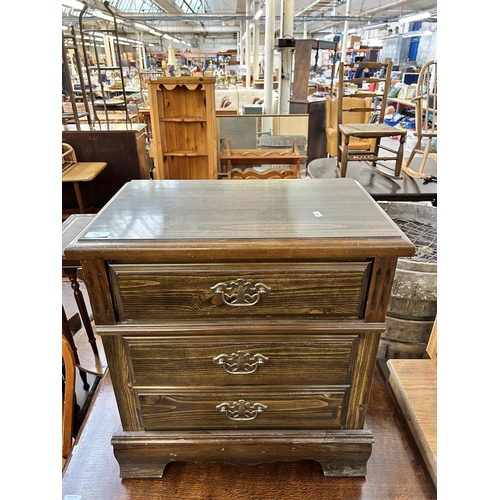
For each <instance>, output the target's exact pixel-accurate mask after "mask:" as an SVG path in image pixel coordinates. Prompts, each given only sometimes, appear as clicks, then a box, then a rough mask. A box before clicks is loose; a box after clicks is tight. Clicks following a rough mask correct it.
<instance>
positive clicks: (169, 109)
mask: <svg viewBox="0 0 500 500" xmlns="http://www.w3.org/2000/svg"><path fill="white" fill-rule="evenodd" d="M149 99H150V107H151V128H152V134H153V145H152V148H153V149H154V158H155V162H156V174H155V178H157V179H217V130H216V122H215V78H213V77H194V76H187V77H165V78H158V79H156V80H154V81H150V82H149Z"/></svg>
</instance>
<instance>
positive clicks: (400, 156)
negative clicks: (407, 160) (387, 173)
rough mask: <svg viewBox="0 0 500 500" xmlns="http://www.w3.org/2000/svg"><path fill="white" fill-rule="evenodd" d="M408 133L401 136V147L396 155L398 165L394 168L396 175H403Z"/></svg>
mask: <svg viewBox="0 0 500 500" xmlns="http://www.w3.org/2000/svg"><path fill="white" fill-rule="evenodd" d="M405 141H406V134H403V135H401V136H400V137H399V149H398V154H397V157H396V166H395V168H394V176H395V177H401V167H402V166H403V160H404V152H405Z"/></svg>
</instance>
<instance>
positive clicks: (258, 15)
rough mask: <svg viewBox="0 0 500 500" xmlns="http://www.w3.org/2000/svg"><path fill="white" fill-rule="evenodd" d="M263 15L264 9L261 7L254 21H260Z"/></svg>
mask: <svg viewBox="0 0 500 500" xmlns="http://www.w3.org/2000/svg"><path fill="white" fill-rule="evenodd" d="M262 14H264V9H263V8H262V7H261V8H260V9H259V10H258V11H257V12H256V14H255V16H254V19H255V20H256V21H258V20H259V19H260V16H262Z"/></svg>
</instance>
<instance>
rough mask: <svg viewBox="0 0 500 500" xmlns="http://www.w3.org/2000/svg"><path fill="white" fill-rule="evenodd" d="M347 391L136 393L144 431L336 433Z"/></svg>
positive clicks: (342, 418) (342, 419)
mask: <svg viewBox="0 0 500 500" xmlns="http://www.w3.org/2000/svg"><path fill="white" fill-rule="evenodd" d="M347 389H348V388H347V387H335V389H334V390H331V391H319V390H318V391H317V392H313V391H309V392H307V393H304V392H300V393H296V394H294V393H291V392H287V393H286V394H283V393H272V392H271V393H270V392H267V391H264V390H263V391H261V392H257V391H256V392H253V391H252V392H249V393H245V394H243V393H242V394H237V393H234V392H233V393H216V394H199V393H198V394H168V395H166V394H157V393H147V394H144V393H139V394H138V395H137V396H138V400H139V404H140V408H141V413H142V426H143V427H144V429H145V430H146V431H161V430H175V429H185V430H186V429H191V430H195V429H235V428H240V429H264V428H265V429H284V428H287V429H290V428H294V429H306V428H307V429H313V428H323V429H340V428H341V427H342V426H343V421H344V417H343V415H344V413H345V412H344V411H343V410H344V406H345V405H344V401H345V398H346V391H347Z"/></svg>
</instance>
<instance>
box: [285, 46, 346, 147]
mask: <svg viewBox="0 0 500 500" xmlns="http://www.w3.org/2000/svg"><path fill="white" fill-rule="evenodd" d="M295 44H296V45H295V63H294V66H293V68H294V69H293V92H292V97H291V99H290V113H291V114H305V113H307V108H308V96H309V79H310V72H311V65H312V63H311V58H312V57H314V61H315V62H314V66H317V65H318V64H319V65H321V61H320V60H319V57H320V56H319V51H320V50H333V51H335V49H336V48H337V42H336V41H335V42H327V41H326V40H314V39H307V40H296V42H295ZM309 139H311V137H309Z"/></svg>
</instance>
